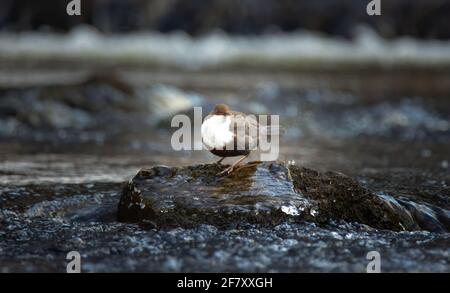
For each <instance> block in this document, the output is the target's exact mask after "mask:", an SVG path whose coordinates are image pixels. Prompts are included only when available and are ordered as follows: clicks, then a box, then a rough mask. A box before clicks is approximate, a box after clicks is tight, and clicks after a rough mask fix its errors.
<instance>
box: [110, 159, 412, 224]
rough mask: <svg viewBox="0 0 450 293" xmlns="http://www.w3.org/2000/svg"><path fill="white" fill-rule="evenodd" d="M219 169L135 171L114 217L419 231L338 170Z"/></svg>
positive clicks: (291, 167) (286, 167)
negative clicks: (223, 173)
mask: <svg viewBox="0 0 450 293" xmlns="http://www.w3.org/2000/svg"><path fill="white" fill-rule="evenodd" d="M223 168H224V167H223V166H219V165H216V164H206V165H195V166H187V167H173V168H169V167H166V166H156V167H153V168H150V169H142V170H140V171H139V172H138V174H137V175H136V176H135V177H134V178H133V179H131V180H130V181H129V182H128V183H127V184H126V186H125V187H124V190H123V194H122V196H121V200H120V203H119V208H118V219H119V220H120V221H124V222H140V223H147V224H151V225H154V226H156V227H177V226H182V227H194V226H198V225H201V224H209V225H214V226H217V227H234V226H242V225H244V226H245V225H246V224H248V223H250V224H261V225H264V226H271V225H276V224H279V223H281V222H283V221H291V222H299V221H310V222H315V223H318V224H325V223H327V222H329V221H330V220H345V221H348V222H358V223H361V224H366V225H369V226H371V227H375V228H381V229H390V230H418V229H420V227H419V225H417V224H416V223H415V222H414V221H413V219H412V218H410V217H408V216H406V215H403V214H399V213H396V212H395V211H394V210H393V209H392V208H390V207H389V205H387V204H386V202H385V201H384V200H383V199H382V198H380V197H379V196H377V195H375V194H373V193H371V192H370V191H369V190H367V189H365V188H363V187H361V186H360V185H359V184H358V183H357V182H356V181H355V180H353V179H351V178H349V177H347V176H345V175H343V174H340V173H335V172H327V173H320V172H317V171H314V170H311V169H307V168H303V167H297V166H294V165H285V164H283V163H275V162H264V163H263V162H252V163H249V164H247V165H244V167H242V168H241V169H239V170H237V171H235V172H234V173H232V174H231V175H230V176H226V177H219V176H216V174H217V173H218V172H220V170H222V169H223Z"/></svg>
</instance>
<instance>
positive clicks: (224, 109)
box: [211, 104, 231, 115]
mask: <svg viewBox="0 0 450 293" xmlns="http://www.w3.org/2000/svg"><path fill="white" fill-rule="evenodd" d="M211 114H212V115H230V114H231V110H230V107H228V106H227V105H225V104H217V105H216V106H214V109H213V110H212V112H211Z"/></svg>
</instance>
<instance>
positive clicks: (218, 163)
mask: <svg viewBox="0 0 450 293" xmlns="http://www.w3.org/2000/svg"><path fill="white" fill-rule="evenodd" d="M223 160H225V157H223V158H220V160H218V161H217V162H216V164H217V165H220V163H222V161H223Z"/></svg>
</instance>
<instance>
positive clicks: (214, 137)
mask: <svg viewBox="0 0 450 293" xmlns="http://www.w3.org/2000/svg"><path fill="white" fill-rule="evenodd" d="M267 129H268V127H267V126H261V125H260V124H259V123H258V121H257V120H256V118H255V116H253V115H246V114H244V113H241V112H235V111H231V110H230V108H229V107H228V106H227V105H225V104H218V105H216V106H215V107H214V109H213V110H212V111H211V113H210V114H209V115H208V116H207V117H206V118H205V120H204V121H203V123H202V127H201V134H202V141H203V144H204V145H205V146H206V148H207V149H208V150H209V151H210V152H211V153H213V154H214V155H216V156H219V157H221V159H220V160H219V161H218V162H217V163H218V164H220V163H221V162H222V161H223V160H224V159H225V158H226V157H237V156H242V157H241V158H239V159H238V160H237V161H236V162H234V163H233V164H232V165H231V166H230V167H228V168H226V169H225V170H223V171H222V172H220V173H219V174H217V175H223V174H230V173H231V172H232V171H233V170H234V169H235V167H236V166H238V165H239V163H240V162H242V161H243V160H245V159H246V158H247V157H248V156H249V155H250V152H251V151H252V150H254V149H256V147H257V146H258V138H259V135H261V134H268V131H267Z"/></svg>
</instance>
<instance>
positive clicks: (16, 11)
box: [0, 0, 450, 39]
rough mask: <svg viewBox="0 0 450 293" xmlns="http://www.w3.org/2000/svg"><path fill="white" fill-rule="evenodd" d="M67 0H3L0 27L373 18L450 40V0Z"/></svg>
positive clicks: (190, 26)
mask: <svg viewBox="0 0 450 293" xmlns="http://www.w3.org/2000/svg"><path fill="white" fill-rule="evenodd" d="M69 2H70V1H69V0H67V1H63V0H46V1H36V0H1V8H2V9H1V10H0V30H3V31H4V30H6V31H24V30H46V29H51V30H55V31H60V32H64V31H67V30H70V29H71V28H73V27H74V26H76V25H78V24H81V23H85V24H90V25H93V26H95V27H97V28H98V29H99V30H100V31H102V32H105V33H119V32H120V33H122V32H129V31H136V30H143V31H148V30H156V31H160V32H171V31H176V30H182V31H185V32H187V33H189V34H191V35H199V34H202V33H205V32H209V31H211V30H214V29H220V30H223V31H226V32H228V33H232V34H261V33H265V32H274V31H275V32H276V31H286V32H289V31H294V30H299V29H305V30H310V31H316V32H323V33H324V34H327V35H336V36H343V37H351V34H352V31H353V28H354V27H355V25H358V24H362V23H364V24H367V25H369V26H370V27H372V28H373V29H374V30H376V31H377V32H378V33H379V34H380V35H381V36H383V37H385V38H394V37H397V36H403V35H407V36H414V37H417V38H424V39H429V38H435V39H449V38H450V17H449V16H450V1H448V0H416V1H411V0H396V1H386V0H385V1H382V2H381V6H382V17H378V16H368V15H367V14H366V6H367V4H368V3H369V2H370V1H369V0H363V1H355V0H340V1H338V0H320V1H310V0H296V1H294V0H264V1H260V0H192V1H183V0H128V1H123V0H82V1H81V3H82V5H81V6H82V16H68V15H67V14H66V5H67V4H68V3H69Z"/></svg>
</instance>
